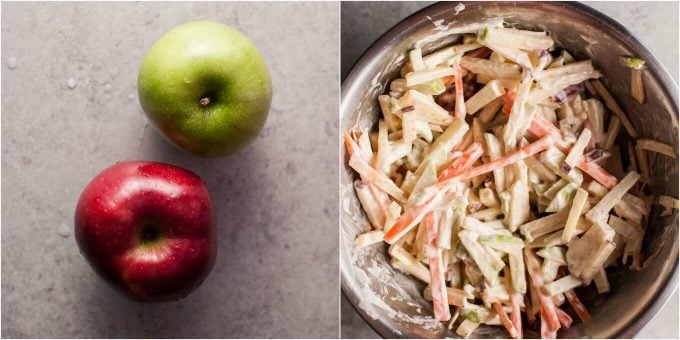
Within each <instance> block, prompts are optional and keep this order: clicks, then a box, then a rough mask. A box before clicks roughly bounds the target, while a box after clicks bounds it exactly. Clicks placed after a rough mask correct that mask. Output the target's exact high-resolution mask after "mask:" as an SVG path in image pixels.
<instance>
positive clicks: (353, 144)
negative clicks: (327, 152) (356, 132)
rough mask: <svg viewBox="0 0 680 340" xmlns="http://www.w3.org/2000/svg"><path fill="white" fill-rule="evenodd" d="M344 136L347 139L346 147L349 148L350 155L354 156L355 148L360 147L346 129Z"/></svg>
mask: <svg viewBox="0 0 680 340" xmlns="http://www.w3.org/2000/svg"><path fill="white" fill-rule="evenodd" d="M342 138H343V139H344V140H345V148H347V153H348V154H349V156H350V157H352V155H354V151H355V149H358V148H359V146H358V145H357V143H356V142H355V141H354V140H353V139H352V137H351V136H350V135H349V134H348V133H347V132H345V131H343V132H342Z"/></svg>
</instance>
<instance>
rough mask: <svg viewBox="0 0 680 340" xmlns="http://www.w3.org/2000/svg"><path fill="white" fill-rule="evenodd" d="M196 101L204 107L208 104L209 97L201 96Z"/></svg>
mask: <svg viewBox="0 0 680 340" xmlns="http://www.w3.org/2000/svg"><path fill="white" fill-rule="evenodd" d="M198 103H199V104H200V105H201V106H203V107H206V106H208V105H210V97H204V98H201V100H199V101H198Z"/></svg>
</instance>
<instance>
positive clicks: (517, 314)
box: [510, 274, 524, 339]
mask: <svg viewBox="0 0 680 340" xmlns="http://www.w3.org/2000/svg"><path fill="white" fill-rule="evenodd" d="M522 275H524V274H522ZM510 303H511V304H512V313H511V314H510V318H511V319H512V323H513V324H514V325H515V328H517V332H518V334H517V338H519V339H521V338H522V311H521V310H520V304H521V303H522V294H520V293H518V292H512V293H510Z"/></svg>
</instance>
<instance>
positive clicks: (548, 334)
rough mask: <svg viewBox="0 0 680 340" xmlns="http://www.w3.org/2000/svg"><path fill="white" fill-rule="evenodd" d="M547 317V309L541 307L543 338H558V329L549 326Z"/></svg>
mask: <svg viewBox="0 0 680 340" xmlns="http://www.w3.org/2000/svg"><path fill="white" fill-rule="evenodd" d="M547 319H548V316H547V315H546V310H545V308H543V307H541V339H555V338H557V331H556V330H551V329H550V327H548V321H547Z"/></svg>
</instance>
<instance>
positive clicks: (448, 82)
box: [441, 76, 456, 87]
mask: <svg viewBox="0 0 680 340" xmlns="http://www.w3.org/2000/svg"><path fill="white" fill-rule="evenodd" d="M441 79H442V82H443V83H444V86H446V87H448V86H449V85H451V84H453V82H454V81H455V79H456V78H455V77H454V76H444V77H442V78H441Z"/></svg>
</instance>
